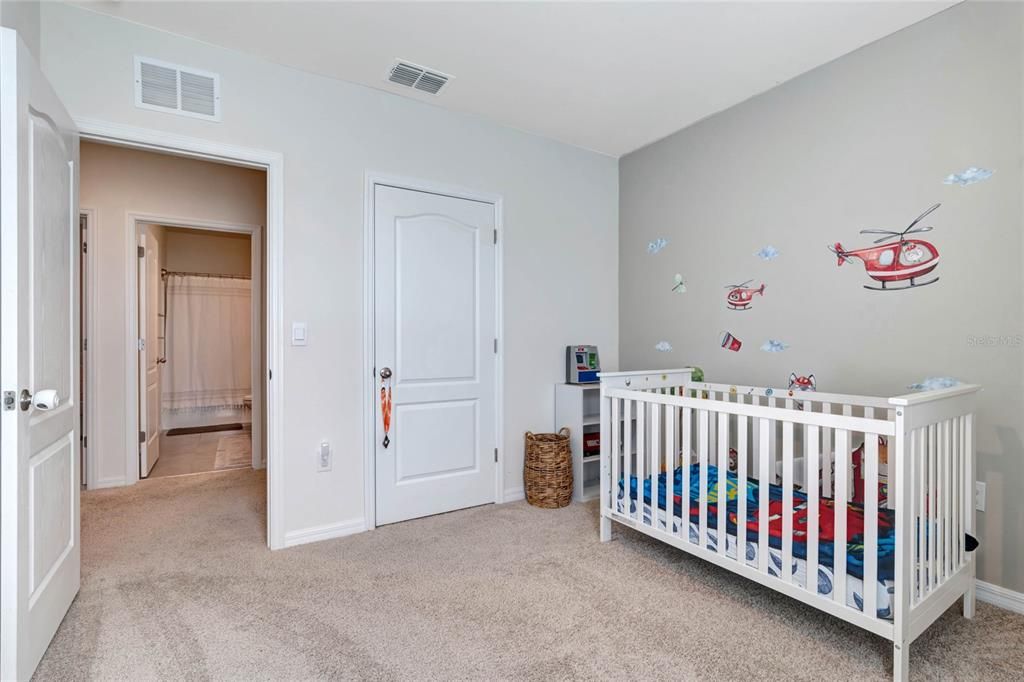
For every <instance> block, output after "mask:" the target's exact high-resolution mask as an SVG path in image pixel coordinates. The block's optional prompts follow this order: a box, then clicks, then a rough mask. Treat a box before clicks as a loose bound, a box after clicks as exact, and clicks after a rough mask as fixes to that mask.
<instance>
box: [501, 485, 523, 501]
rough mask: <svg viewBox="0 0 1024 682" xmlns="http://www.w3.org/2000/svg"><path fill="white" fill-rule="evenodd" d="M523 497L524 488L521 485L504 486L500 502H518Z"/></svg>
mask: <svg viewBox="0 0 1024 682" xmlns="http://www.w3.org/2000/svg"><path fill="white" fill-rule="evenodd" d="M525 499H526V489H525V488H523V487H521V486H520V487H519V488H506V489H505V492H504V493H503V494H502V496H501V501H502V502H518V501H519V500H525Z"/></svg>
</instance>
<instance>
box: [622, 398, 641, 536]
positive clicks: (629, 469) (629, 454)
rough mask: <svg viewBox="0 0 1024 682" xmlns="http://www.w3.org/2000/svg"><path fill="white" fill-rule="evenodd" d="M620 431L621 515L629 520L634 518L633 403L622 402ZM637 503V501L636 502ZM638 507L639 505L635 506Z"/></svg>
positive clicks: (629, 401)
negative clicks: (632, 494)
mask: <svg viewBox="0 0 1024 682" xmlns="http://www.w3.org/2000/svg"><path fill="white" fill-rule="evenodd" d="M622 430H623V431H624V432H625V433H624V434H623V436H622V469H623V471H622V479H623V480H622V483H623V486H624V490H625V497H624V499H623V500H622V504H623V509H622V511H623V513H625V514H626V516H628V517H630V518H636V515H635V514H634V512H633V510H632V508H631V501H630V498H629V495H630V490H629V488H630V485H632V481H633V450H634V448H633V401H632V400H623V401H622ZM637 497H639V495H637ZM637 502H638V503H639V500H637ZM637 506H638V507H639V506H640V505H639V504H638V505H637Z"/></svg>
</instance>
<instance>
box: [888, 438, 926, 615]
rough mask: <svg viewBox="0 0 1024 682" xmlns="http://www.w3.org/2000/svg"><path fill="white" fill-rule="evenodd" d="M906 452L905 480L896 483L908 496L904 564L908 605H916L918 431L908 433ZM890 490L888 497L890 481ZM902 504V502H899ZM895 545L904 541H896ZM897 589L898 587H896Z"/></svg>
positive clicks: (918, 583)
mask: <svg viewBox="0 0 1024 682" xmlns="http://www.w3.org/2000/svg"><path fill="white" fill-rule="evenodd" d="M907 444H908V450H907V453H906V456H907V459H908V464H909V466H908V467H907V479H906V482H905V483H904V482H902V481H896V484H897V485H899V486H900V487H899V489H900V491H906V492H907V495H908V499H907V504H906V509H907V510H909V512H910V540H911V542H912V543H913V544H912V545H910V551H909V556H910V562H909V563H908V564H906V566H905V570H906V571H908V572H909V573H910V579H909V583H910V600H909V603H910V604H911V605H912V604H916V603H918V589H919V586H920V584H921V573H920V571H919V569H918V563H919V562H918V552H919V551H920V548H921V518H920V517H919V516H918V504H919V503H918V498H919V495H920V493H919V486H918V478H919V477H920V475H921V473H920V472H921V465H920V464H919V462H918V430H916V429H914V430H912V431H910V438H909V440H908V442H907ZM889 485H890V489H889V495H890V496H892V494H893V489H892V480H890V481H889ZM901 504H902V501H901ZM896 537H897V544H899V543H901V542H905V541H901V540H898V538H899V536H896ZM897 589H899V587H897Z"/></svg>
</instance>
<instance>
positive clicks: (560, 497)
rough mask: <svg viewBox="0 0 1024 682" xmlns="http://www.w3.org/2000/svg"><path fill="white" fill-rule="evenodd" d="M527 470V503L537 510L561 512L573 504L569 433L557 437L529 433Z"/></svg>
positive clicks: (527, 436)
mask: <svg viewBox="0 0 1024 682" xmlns="http://www.w3.org/2000/svg"><path fill="white" fill-rule="evenodd" d="M524 469H525V470H524V473H523V477H524V478H525V484H526V501H527V502H529V503H530V504H532V505H533V506H534V507H543V508H545V509H558V508H559V507H564V506H566V505H568V504H569V503H570V502H572V448H571V447H570V445H569V429H568V428H563V429H562V430H561V431H559V432H558V433H530V432H529V431H527V432H526V460H525V467H524Z"/></svg>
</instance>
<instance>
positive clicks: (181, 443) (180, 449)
mask: <svg viewBox="0 0 1024 682" xmlns="http://www.w3.org/2000/svg"><path fill="white" fill-rule="evenodd" d="M238 433H248V428H246V429H242V430H241V431H212V432H210V433H190V434H188V435H184V436H168V435H167V434H166V433H164V434H161V435H160V459H158V460H157V461H156V464H155V465H154V466H153V469H152V470H151V471H150V472H149V478H161V477H163V476H181V475H184V474H200V473H203V472H206V471H215V470H216V469H215V467H214V460H216V458H217V444H218V443H219V442H220V439H221V438H222V437H223V436H230V435H233V434H238Z"/></svg>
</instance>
